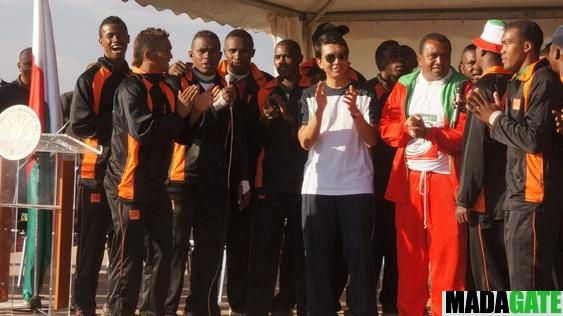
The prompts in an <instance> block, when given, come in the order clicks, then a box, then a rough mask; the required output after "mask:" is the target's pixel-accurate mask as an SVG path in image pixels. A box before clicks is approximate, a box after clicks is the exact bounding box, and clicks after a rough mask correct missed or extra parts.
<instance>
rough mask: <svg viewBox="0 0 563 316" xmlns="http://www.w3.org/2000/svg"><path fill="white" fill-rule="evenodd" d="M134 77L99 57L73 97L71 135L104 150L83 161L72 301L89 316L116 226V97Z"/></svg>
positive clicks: (125, 68)
mask: <svg viewBox="0 0 563 316" xmlns="http://www.w3.org/2000/svg"><path fill="white" fill-rule="evenodd" d="M130 72H131V71H130V70H129V66H128V65H127V63H126V62H123V63H121V64H119V65H114V64H113V63H112V61H111V60H109V59H107V58H105V57H101V58H99V59H98V61H97V62H96V63H95V64H94V65H93V66H92V67H90V68H89V69H88V70H86V71H85V72H84V73H83V74H82V75H81V76H80V77H79V78H78V80H77V82H76V87H75V89H74V92H73V93H72V101H71V104H70V126H71V130H70V132H72V134H73V135H76V137H80V139H81V140H82V141H83V142H84V143H86V144H88V145H91V146H93V147H96V146H98V145H101V146H102V154H101V155H96V154H92V153H84V154H81V155H80V156H79V166H80V169H79V188H78V190H79V195H78V217H79V223H80V229H79V232H80V239H79V243H78V255H77V268H76V274H75V280H74V288H73V290H74V295H73V297H74V300H75V303H76V305H77V306H78V308H80V310H81V311H82V313H84V314H85V315H94V314H95V311H96V289H97V286H98V274H99V272H100V267H101V264H102V259H103V257H104V249H105V245H106V239H107V240H108V244H110V245H111V242H112V238H111V236H113V224H112V220H111V210H110V208H109V205H108V202H107V198H106V194H105V190H104V188H103V179H104V176H105V174H106V167H107V160H108V159H109V156H110V148H109V144H110V140H111V133H112V111H113V95H114V93H115V91H116V90H117V87H118V86H119V84H120V83H121V82H122V81H123V80H124V79H125V78H127V77H128V76H129V75H130ZM106 236H108V237H109V238H106ZM110 257H111V254H110Z"/></svg>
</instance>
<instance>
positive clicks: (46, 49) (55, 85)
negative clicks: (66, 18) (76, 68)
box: [29, 0, 62, 133]
mask: <svg viewBox="0 0 563 316" xmlns="http://www.w3.org/2000/svg"><path fill="white" fill-rule="evenodd" d="M32 51H33V65H32V75H31V88H30V90H29V106H30V107H31V108H32V109H33V111H35V113H37V116H39V120H40V121H41V127H42V132H43V133H56V132H57V131H58V129H59V128H60V127H61V122H62V113H61V104H60V102H61V98H60V92H59V77H58V73H57V58H56V57H57V54H56V52H55V38H54V35H53V25H52V23H51V12H50V10H49V1H48V0H35V5H34V9H33V50H32Z"/></svg>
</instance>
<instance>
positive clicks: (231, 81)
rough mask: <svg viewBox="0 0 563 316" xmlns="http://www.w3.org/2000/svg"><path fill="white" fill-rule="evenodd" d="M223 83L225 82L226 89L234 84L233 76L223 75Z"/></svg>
mask: <svg viewBox="0 0 563 316" xmlns="http://www.w3.org/2000/svg"><path fill="white" fill-rule="evenodd" d="M225 81H226V82H227V87H228V86H230V85H232V84H233V83H234V82H235V78H234V76H233V75H231V74H230V73H227V74H226V75H225Z"/></svg>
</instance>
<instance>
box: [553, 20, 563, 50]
mask: <svg viewBox="0 0 563 316" xmlns="http://www.w3.org/2000/svg"><path fill="white" fill-rule="evenodd" d="M551 42H552V43H553V44H555V45H557V46H559V47H563V25H559V27H558V28H557V30H555V32H553V35H552V36H551Z"/></svg>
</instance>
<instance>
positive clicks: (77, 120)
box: [70, 69, 111, 139]
mask: <svg viewBox="0 0 563 316" xmlns="http://www.w3.org/2000/svg"><path fill="white" fill-rule="evenodd" d="M92 70H93V69H90V70H87V71H86V72H84V73H83V74H82V75H81V76H80V77H79V78H78V80H77V82H76V87H75V88H74V93H73V96H72V102H71V106H70V126H71V129H72V132H73V133H74V134H75V135H77V136H79V137H97V138H99V139H100V138H101V137H100V136H103V135H99V134H100V133H103V132H102V131H101V130H102V128H99V125H100V123H102V122H103V120H102V118H100V117H99V116H98V115H97V114H96V113H95V112H94V110H93V108H92V105H93V103H94V92H93V89H92V82H93V77H94V72H93V71H92ZM109 124H111V116H110V117H109ZM107 129H109V130H110V131H111V128H107ZM105 136H106V138H107V137H109V134H108V135H105Z"/></svg>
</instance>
